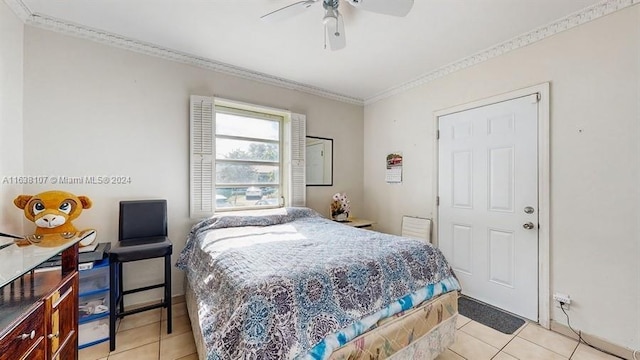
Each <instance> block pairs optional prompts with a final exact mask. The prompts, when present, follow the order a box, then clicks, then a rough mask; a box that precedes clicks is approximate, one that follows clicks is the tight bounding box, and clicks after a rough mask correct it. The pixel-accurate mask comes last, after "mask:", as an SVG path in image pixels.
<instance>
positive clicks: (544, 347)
mask: <svg viewBox="0 0 640 360" xmlns="http://www.w3.org/2000/svg"><path fill="white" fill-rule="evenodd" d="M520 339H522V340H524V341H526V342H529V343H531V344H533V345H537V346H539V347H541V348H543V349H545V350H547V351H551V352H552V353H554V354H556V355H559V356H561V357H563V358H565V359H567V360H569V359H571V357H565V356H564V355H562V354H560V353H558V352H556V351H553V350H551V349H549V348H547V347H546V346H543V345H541V344H538V343H535V342H533V341H530V340H527V339H525V338H520ZM576 348H577V346H576ZM574 351H575V350H574ZM509 355H511V354H509ZM571 356H573V352H572V353H571Z"/></svg>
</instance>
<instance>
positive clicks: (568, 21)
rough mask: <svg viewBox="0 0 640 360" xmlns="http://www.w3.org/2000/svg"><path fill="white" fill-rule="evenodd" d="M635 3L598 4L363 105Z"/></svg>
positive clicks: (616, 0) (613, 1)
mask: <svg viewBox="0 0 640 360" xmlns="http://www.w3.org/2000/svg"><path fill="white" fill-rule="evenodd" d="M636 4H640V0H603V1H601V2H600V3H598V4H595V5H592V6H589V7H586V8H584V9H582V10H580V11H577V12H575V13H573V14H570V15H568V16H565V17H563V18H561V19H559V20H556V21H554V22H552V23H550V24H547V25H544V26H541V27H539V28H537V29H534V30H532V31H529V32H527V33H525V34H522V35H519V36H516V37H514V38H512V39H510V40H507V41H505V42H503V43H500V44H498V45H495V46H492V47H490V48H488V49H485V50H482V51H480V52H477V53H475V54H473V55H471V56H468V57H466V58H463V59H460V60H458V61H455V62H453V63H450V64H448V65H445V66H442V67H440V68H438V69H436V70H434V71H431V72H429V73H426V74H424V75H421V76H419V77H418V78H416V79H414V80H410V81H408V82H406V83H404V84H400V85H397V86H394V87H392V88H389V89H387V90H385V91H382V92H380V93H378V94H376V95H374V96H372V97H370V98H367V99H365V101H364V104H365V105H370V104H373V103H375V102H377V101H380V100H383V99H386V98H388V97H391V96H394V95H398V94H400V93H403V92H405V91H408V90H411V89H413V88H415V87H418V86H421V85H424V84H427V83H430V82H432V81H434V80H436V79H439V78H441V77H443V76H445V75H448V74H451V73H453V72H456V71H458V70H462V69H465V68H468V67H470V66H473V65H476V64H479V63H481V62H484V61H487V60H489V59H492V58H494V57H496V56H500V55H502V54H506V53H508V52H511V51H513V50H516V49H519V48H521V47H525V46H527V45H530V44H532V43H535V42H537V41H540V40H542V39H545V38H548V37H549V36H552V35H555V34H558V33H560V32H563V31H566V30H569V29H571V28H574V27H576V26H578V25H582V24H584V23H587V22H590V21H592V20H595V19H598V18H600V17H603V16H605V15H608V14H611V13H613V12H616V11H618V10H622V9H624V8H627V7H630V6H633V5H636Z"/></svg>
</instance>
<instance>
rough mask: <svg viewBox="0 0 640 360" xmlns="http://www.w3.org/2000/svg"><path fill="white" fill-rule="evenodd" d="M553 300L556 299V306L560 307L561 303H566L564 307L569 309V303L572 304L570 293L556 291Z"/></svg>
mask: <svg viewBox="0 0 640 360" xmlns="http://www.w3.org/2000/svg"><path fill="white" fill-rule="evenodd" d="M553 300H555V301H556V307H558V308H559V307H560V303H564V309H565V310H569V305H571V298H570V297H569V295H565V294H561V293H555V294H553Z"/></svg>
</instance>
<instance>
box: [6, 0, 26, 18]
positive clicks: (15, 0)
mask: <svg viewBox="0 0 640 360" xmlns="http://www.w3.org/2000/svg"><path fill="white" fill-rule="evenodd" d="M4 2H5V4H7V6H8V7H9V9H11V11H13V13H14V14H16V16H17V17H18V19H20V20H22V22H26V21H27V19H28V18H29V16H31V14H33V13H32V12H31V10H30V9H29V7H27V5H26V4H25V3H24V2H22V0H4Z"/></svg>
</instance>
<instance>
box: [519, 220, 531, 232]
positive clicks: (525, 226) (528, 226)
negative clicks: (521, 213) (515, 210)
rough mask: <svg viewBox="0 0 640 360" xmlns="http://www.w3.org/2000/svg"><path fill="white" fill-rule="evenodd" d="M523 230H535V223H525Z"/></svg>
mask: <svg viewBox="0 0 640 360" xmlns="http://www.w3.org/2000/svg"><path fill="white" fill-rule="evenodd" d="M522 227H523V228H525V229H527V230H531V229H533V223H532V222H531V221H529V222H527V223H524V225H522Z"/></svg>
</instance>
